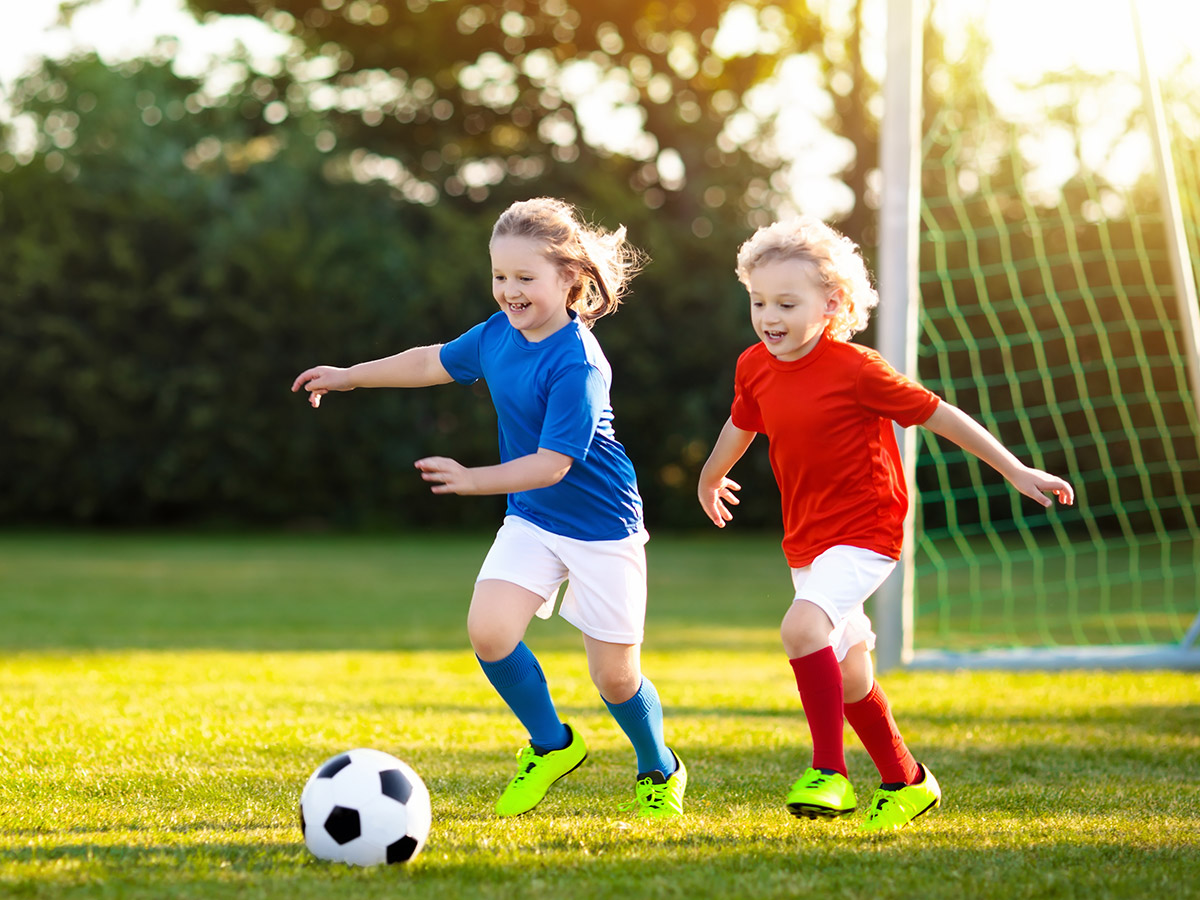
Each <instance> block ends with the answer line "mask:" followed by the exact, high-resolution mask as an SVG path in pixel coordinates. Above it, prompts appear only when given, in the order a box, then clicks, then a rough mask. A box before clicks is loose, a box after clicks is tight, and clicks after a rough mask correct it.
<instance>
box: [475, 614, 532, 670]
mask: <svg viewBox="0 0 1200 900" xmlns="http://www.w3.org/2000/svg"><path fill="white" fill-rule="evenodd" d="M467 636H468V637H469V638H470V639H471V648H472V649H473V650H474V651H475V655H476V656H478V657H479V658H480V659H482V660H484V661H485V662H495V661H496V660H499V659H504V658H505V657H506V656H509V655H510V654H511V653H512V652H513V651H514V650H516V649H517V644H519V643H521V639H520V638H519V637H518V638H516V639H514V638H513V637H512V636H511V635H506V634H500V633H497V632H496V631H494V630H490V629H487V628H483V627H480V626H475V627H472V625H471V622H470V620H468V621H467Z"/></svg>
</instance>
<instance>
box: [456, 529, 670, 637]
mask: <svg viewBox="0 0 1200 900" xmlns="http://www.w3.org/2000/svg"><path fill="white" fill-rule="evenodd" d="M649 538H650V535H649V534H647V533H646V531H645V530H642V531H639V532H638V533H637V534H631V535H630V536H629V537H627V538H622V539H621V540H619V541H581V540H577V539H575V538H569V537H563V536H562V535H560V534H554V533H553V532H550V531H546V530H545V529H544V528H539V527H538V526H536V525H534V524H533V523H532V522H530V521H528V520H526V519H522V518H521V517H520V516H505V517H504V524H503V525H501V526H500V530H499V531H497V532H496V540H495V541H494V542H493V543H492V549H491V550H489V551H488V555H487V557H486V558H485V559H484V561H483V566H482V568H480V570H479V576H478V577H477V578H476V579H475V580H476V581H477V582H478V581H486V580H488V579H496V580H498V581H507V582H509V583H511V584H515V585H517V586H518V587H523V588H525V590H527V591H532V592H533V593H535V594H537V595H538V596H539V597H544V598H545V601H546V602H545V603H543V604H542V606H541V608H540V609H538V611H537V615H538V616H539V618H542V619H548V618H550V617H551V616H552V615H554V602H555V600H557V599H558V589H559V588H560V587H562V583H563V582H564V581H569V583H568V584H567V590H566V593H565V594H564V595H563V599H562V604H561V605H560V606H559V608H558V614H559V615H560V616H562V617H563V618H564V619H566V620H567V621H568V622H570V623H571V624H572V625H574V626H575V627H576V628H578V629H579V630H580V631H582V632H583V633H584V634H586V635H587V636H588V637H593V638H595V639H596V640H598V641H608V642H609V643H613V644H640V643H641V642H642V638H643V636H644V634H645V627H646V541H647V540H649Z"/></svg>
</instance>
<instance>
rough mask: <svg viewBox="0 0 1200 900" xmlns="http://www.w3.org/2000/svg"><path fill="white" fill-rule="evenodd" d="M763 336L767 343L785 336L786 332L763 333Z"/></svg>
mask: <svg viewBox="0 0 1200 900" xmlns="http://www.w3.org/2000/svg"><path fill="white" fill-rule="evenodd" d="M763 336H764V337H765V338H766V339H767V340H769V341H778V340H781V339H783V338H784V337H786V336H787V332H786V331H764V332H763Z"/></svg>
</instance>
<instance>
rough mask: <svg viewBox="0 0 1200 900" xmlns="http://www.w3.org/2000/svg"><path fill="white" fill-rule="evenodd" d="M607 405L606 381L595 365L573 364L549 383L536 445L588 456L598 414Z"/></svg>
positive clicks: (597, 421) (569, 454)
mask: <svg viewBox="0 0 1200 900" xmlns="http://www.w3.org/2000/svg"><path fill="white" fill-rule="evenodd" d="M608 407H609V400H608V384H607V383H606V382H605V379H604V374H603V373H602V372H601V371H600V370H599V369H598V368H596V367H595V366H590V365H588V366H584V365H578V366H572V367H571V368H569V369H566V370H565V371H563V372H561V373H560V374H559V375H558V377H556V378H555V379H554V382H553V383H552V384H551V385H550V391H549V394H548V396H547V397H546V418H545V419H544V420H543V422H542V433H541V435H540V436H539V438H538V447H539V448H545V449H546V450H553V451H554V452H556V453H562V454H565V455H566V456H569V457H571V459H576V460H581V461H582V460H584V459H587V455H588V450H589V449H591V446H592V439H593V438H594V437H595V436H596V429H597V427H598V426H599V425H600V418H601V416H603V415H604V412H605V410H607V409H608Z"/></svg>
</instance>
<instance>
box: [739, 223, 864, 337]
mask: <svg viewBox="0 0 1200 900" xmlns="http://www.w3.org/2000/svg"><path fill="white" fill-rule="evenodd" d="M787 259H796V260H800V261H801V262H805V263H809V264H810V265H811V267H812V269H813V272H814V274H815V275H816V277H817V279H818V280H819V282H820V284H821V286H822V287H824V288H825V289H826V290H827V291H828V292H829V293H830V294H833V293H834V291H837V290H839V289H840V290H841V292H842V302H841V304H840V305H839V306H838V311H837V313H836V314H835V315H834V316H833V318H832V319H830V320H829V324H827V325H826V326H825V334H826V335H827V336H829V337H830V338H832V339H834V340H837V341H848V340H850V338H851V337H853V336H854V335H855V334H856V333H857V332H860V331H862V330H863V329H864V328H866V327H867V320H868V319H869V318H870V316H871V310H873V309H874V308H875V307H876V306H877V305H878V304H879V294H877V293H876V292H875V288H873V287H872V286H871V277H870V275H868V274H867V265H866V263H865V262H863V258H862V255H861V254H860V253H859V252H858V246H857V245H856V244H855V243H854V242H853V241H852V240H850V238H848V237H846V236H845V235H844V234H841V233H840V232H838V231H836V230H834V229H833V228H830V227H829V226H828V225H826V224H825V223H824V222H822V221H821V220H820V219H816V218H813V217H812V216H800V217H799V218H795V219H788V220H785V221H783V222H776V223H775V224H773V225H765V226H763V227H762V228H760V229H758V231H756V232H754V234H752V235H751V236H750V237H749V238H748V239H747V240H746V242H745V243H744V244H742V246H741V247H739V248H738V255H737V276H738V280H739V281H740V282H741V283H742V284H743V285H745V286H746V289H747V290H749V289H750V273H751V272H752V271H754V269H755V268H756V267H758V266H761V265H763V264H764V263H769V262H778V261H780V260H787Z"/></svg>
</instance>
